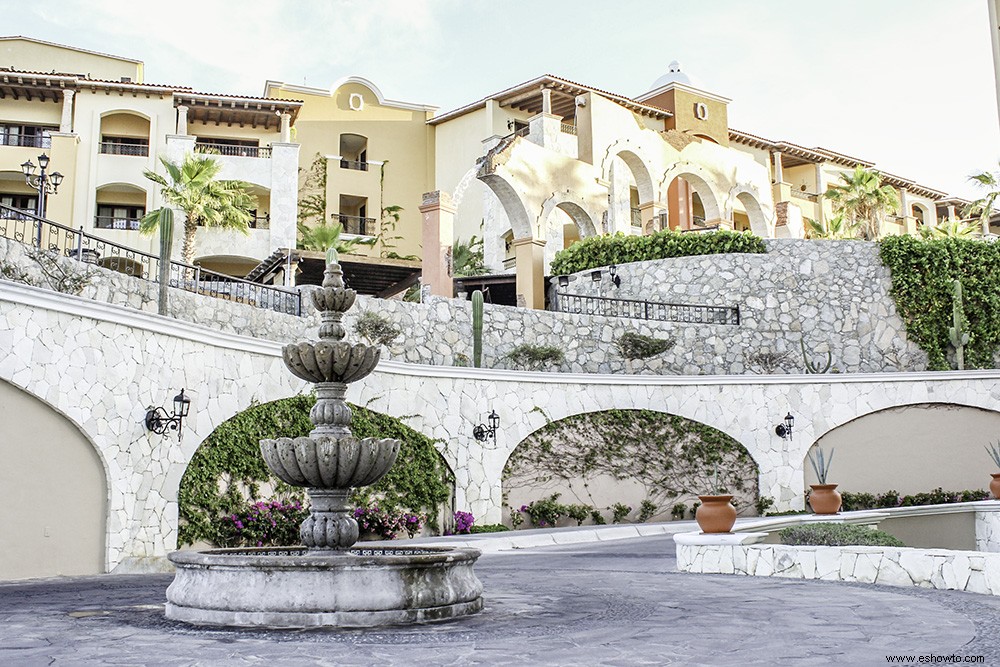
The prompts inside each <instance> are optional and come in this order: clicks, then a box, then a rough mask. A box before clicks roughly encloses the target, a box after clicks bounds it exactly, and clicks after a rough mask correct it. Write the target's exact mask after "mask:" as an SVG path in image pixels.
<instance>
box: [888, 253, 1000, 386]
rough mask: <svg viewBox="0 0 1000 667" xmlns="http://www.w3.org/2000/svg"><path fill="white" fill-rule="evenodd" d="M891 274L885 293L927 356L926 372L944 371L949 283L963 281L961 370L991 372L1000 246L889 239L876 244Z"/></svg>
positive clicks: (997, 343) (999, 298) (999, 332)
mask: <svg viewBox="0 0 1000 667" xmlns="http://www.w3.org/2000/svg"><path fill="white" fill-rule="evenodd" d="M879 255H880V256H881V258H882V263H883V264H885V265H886V266H887V267H889V270H890V272H891V273H892V289H891V290H890V294H891V295H892V297H893V299H894V300H895V302H896V310H897V311H899V315H900V317H902V318H903V322H905V323H906V335H907V337H908V338H909V339H910V340H913V341H914V342H916V343H917V345H919V346H920V349H922V350H923V351H924V352H926V353H927V359H928V366H929V367H930V369H931V370H949V368H950V365H949V363H948V350H949V348H950V344H949V337H948V328H949V327H951V326H952V323H953V322H952V300H953V291H952V290H953V284H954V281H955V280H959V281H961V283H962V296H963V301H964V311H965V313H964V314H965V320H966V325H967V327H966V330H967V331H968V333H969V343H968V345H966V346H965V367H966V368H967V369H968V368H992V367H993V355H994V354H995V353H996V351H997V349H1000V291H998V290H997V285H1000V244H997V243H988V242H985V241H978V240H970V239H960V238H944V239H934V240H926V241H925V240H921V239H918V238H915V237H913V236H890V237H887V238H885V239H883V240H882V241H880V242H879Z"/></svg>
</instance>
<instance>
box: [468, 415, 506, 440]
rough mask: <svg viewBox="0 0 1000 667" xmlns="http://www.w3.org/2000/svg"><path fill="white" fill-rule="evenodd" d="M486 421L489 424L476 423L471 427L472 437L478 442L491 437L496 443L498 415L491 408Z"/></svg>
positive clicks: (498, 423) (498, 424)
mask: <svg viewBox="0 0 1000 667" xmlns="http://www.w3.org/2000/svg"><path fill="white" fill-rule="evenodd" d="M486 421H488V422H489V424H490V425H489V426H487V425H486V424H476V426H475V427H474V428H473V429H472V437H474V438H475V439H476V440H478V441H479V442H486V439H487V438H492V439H493V444H494V445H495V444H496V443H497V427H498V426H500V415H498V414H497V411H496V410H491V411H490V416H489V417H487V418H486Z"/></svg>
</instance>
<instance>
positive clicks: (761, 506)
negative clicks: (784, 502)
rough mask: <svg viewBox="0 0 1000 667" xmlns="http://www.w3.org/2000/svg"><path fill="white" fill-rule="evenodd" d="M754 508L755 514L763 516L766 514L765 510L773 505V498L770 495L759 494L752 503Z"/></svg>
mask: <svg viewBox="0 0 1000 667" xmlns="http://www.w3.org/2000/svg"><path fill="white" fill-rule="evenodd" d="M753 507H754V509H755V510H757V516H764V515H765V514H767V510H769V509H771V508H772V507H774V498H772V497H771V496H760V497H759V498H757V502H755V503H754V504H753Z"/></svg>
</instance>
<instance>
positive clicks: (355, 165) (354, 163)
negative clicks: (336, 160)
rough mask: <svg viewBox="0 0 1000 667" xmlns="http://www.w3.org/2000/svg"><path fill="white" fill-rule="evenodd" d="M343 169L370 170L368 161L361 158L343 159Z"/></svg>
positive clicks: (341, 163)
mask: <svg viewBox="0 0 1000 667" xmlns="http://www.w3.org/2000/svg"><path fill="white" fill-rule="evenodd" d="M340 168H341V169H353V170H354V171H368V163H367V162H362V161H361V160H341V161H340Z"/></svg>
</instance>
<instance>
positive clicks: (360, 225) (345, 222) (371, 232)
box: [333, 213, 378, 236]
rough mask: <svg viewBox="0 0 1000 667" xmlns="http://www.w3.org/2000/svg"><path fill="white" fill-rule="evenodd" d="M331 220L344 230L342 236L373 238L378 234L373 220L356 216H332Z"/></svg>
mask: <svg viewBox="0 0 1000 667" xmlns="http://www.w3.org/2000/svg"><path fill="white" fill-rule="evenodd" d="M333 219H334V221H335V222H339V223H340V224H341V226H343V228H344V234H350V235H352V236H375V234H377V233H378V229H377V227H376V224H375V223H376V220H375V218H363V217H361V216H357V215H343V214H339V213H338V214H334V216H333Z"/></svg>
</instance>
